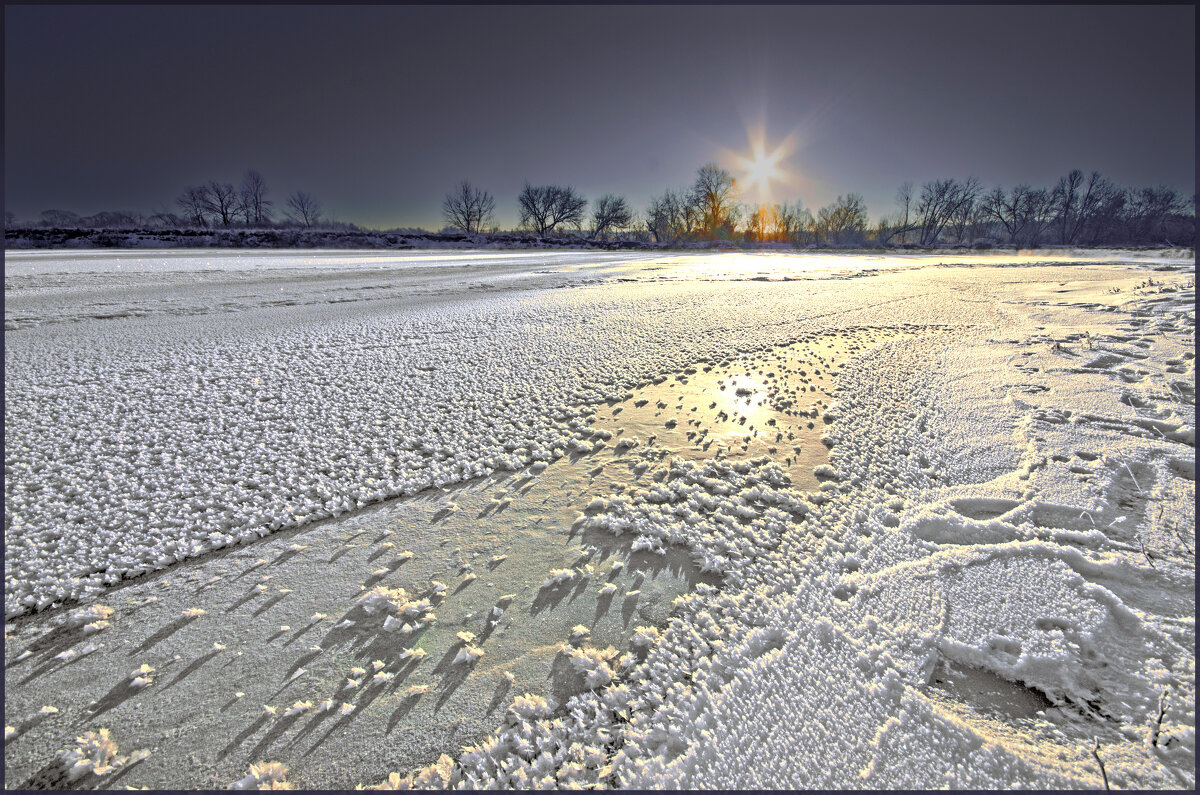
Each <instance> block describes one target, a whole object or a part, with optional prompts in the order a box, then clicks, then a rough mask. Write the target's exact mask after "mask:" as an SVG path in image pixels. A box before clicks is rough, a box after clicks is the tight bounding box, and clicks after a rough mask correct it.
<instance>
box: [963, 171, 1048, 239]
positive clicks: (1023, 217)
mask: <svg viewBox="0 0 1200 795" xmlns="http://www.w3.org/2000/svg"><path fill="white" fill-rule="evenodd" d="M980 207H981V209H982V210H983V212H984V213H985V214H986V215H987V216H988V217H990V218H992V219H994V220H995V221H997V222H998V223H999V224H1000V226H1001V227H1003V228H1004V231H1005V232H1007V233H1008V240H1009V243H1011V244H1012V245H1020V244H1022V243H1023V244H1025V245H1029V246H1036V245H1037V242H1038V239H1039V238H1040V237H1041V235H1042V233H1043V232H1044V231H1045V229H1046V227H1047V226H1049V225H1050V222H1051V221H1052V220H1053V217H1054V200H1053V197H1052V196H1051V195H1050V192H1049V191H1047V190H1043V189H1038V190H1034V189H1033V188H1031V187H1029V186H1028V185H1018V186H1016V187H1015V188H1013V189H1012V191H1010V192H1008V193H1005V191H1004V188H1001V187H996V188H994V189H993V190H992V191H991V192H990V193H988V194H987V195H986V196H984V197H983V201H982V203H981V205H980Z"/></svg>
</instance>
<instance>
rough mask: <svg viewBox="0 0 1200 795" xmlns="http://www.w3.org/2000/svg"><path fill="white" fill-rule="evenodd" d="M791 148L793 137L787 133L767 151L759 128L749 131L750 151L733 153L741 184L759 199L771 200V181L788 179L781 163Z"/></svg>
mask: <svg viewBox="0 0 1200 795" xmlns="http://www.w3.org/2000/svg"><path fill="white" fill-rule="evenodd" d="M793 149H794V141H793V137H792V136H790V135H789V136H788V137H787V138H785V139H784V140H783V141H782V142H781V143H780V144H779V146H777V147H775V148H774V149H773V150H771V151H768V150H767V145H766V135H765V134H764V133H763V132H762V131H761V130H755V131H752V132H751V133H750V152H749V153H748V154H737V155H735V158H736V162H737V166H738V169H739V170H740V171H741V172H742V174H741V177H742V179H743V180H744V182H743V185H744V186H745V188H746V189H748V190H750V191H753V192H754V193H755V194H756V197H757V199H758V200H759V201H762V202H769V201H770V200H771V185H772V183H785V182H787V181H788V174H787V172H786V171H785V169H784V165H783V164H784V161H785V160H786V159H787V157H788V156H789V155H790V154H791V153H792V150H793Z"/></svg>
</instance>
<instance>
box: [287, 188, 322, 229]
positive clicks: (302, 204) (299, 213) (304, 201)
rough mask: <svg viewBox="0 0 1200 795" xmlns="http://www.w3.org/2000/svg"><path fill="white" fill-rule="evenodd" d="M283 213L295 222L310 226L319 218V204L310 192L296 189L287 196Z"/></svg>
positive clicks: (318, 220)
mask: <svg viewBox="0 0 1200 795" xmlns="http://www.w3.org/2000/svg"><path fill="white" fill-rule="evenodd" d="M283 213H284V215H286V216H287V217H288V218H289V219H290V220H292V221H294V222H295V223H298V224H303V225H304V226H306V227H311V226H313V225H314V224H316V223H318V222H320V220H321V204H320V202H318V201H317V200H316V199H314V198H313V197H312V196H311V195H310V194H308V193H305V192H304V191H302V190H298V191H295V192H293V193H292V195H290V196H288V200H287V205H286V207H285V208H284V211H283Z"/></svg>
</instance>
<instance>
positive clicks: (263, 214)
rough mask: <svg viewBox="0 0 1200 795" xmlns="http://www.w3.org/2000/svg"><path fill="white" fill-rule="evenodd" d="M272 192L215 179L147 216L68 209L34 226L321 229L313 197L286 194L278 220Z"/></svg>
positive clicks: (249, 181)
mask: <svg viewBox="0 0 1200 795" xmlns="http://www.w3.org/2000/svg"><path fill="white" fill-rule="evenodd" d="M268 193H269V192H268V189H267V181H266V179H265V178H264V177H263V175H262V174H260V173H259V172H257V171H255V170H254V169H250V170H249V171H247V172H246V175H245V177H243V178H242V181H241V184H239V185H238V186H236V187H235V186H234V185H233V183H230V182H218V181H217V180H212V181H210V182H208V183H205V184H201V185H188V186H187V187H185V188H184V189H183V191H182V192H181V193H180V194H179V196H178V198H176V199H175V202H174V204H173V205H171V206H164V207H161V208H160V209H159V210H158V211H157V212H154V213H151V214H149V215H146V214H143V213H140V212H130V211H114V210H106V211H103V212H99V213H96V214H94V215H88V216H81V215H79V214H77V213H74V212H71V211H70V210H43V211H42V212H41V214H40V216H39V217H38V220H37V222H36V225H37V226H41V227H47V228H60V229H62V228H79V229H147V228H149V229H153V228H158V229H188V228H195V229H219V228H224V229H231V228H244V229H249V228H256V229H257V228H263V229H265V228H272V227H276V226H292V227H304V228H312V227H316V226H320V225H322V222H323V221H324V215H323V210H322V207H321V203H320V202H319V201H317V199H316V198H314V197H313V196H312V194H310V193H308V192H306V191H302V190H297V191H293V192H292V193H290V194H288V197H287V198H286V199H285V200H284V203H283V206H282V207H281V208H280V209H281V210H282V218H280V217H278V216H276V213H275V209H276V205H275V202H274V200H272V199H271V198H270V197H269V195H268ZM15 222H16V218H15V216H14V215H13V214H12V213H11V212H5V226H6V227H12V226H14V225H15ZM341 226H345V225H341Z"/></svg>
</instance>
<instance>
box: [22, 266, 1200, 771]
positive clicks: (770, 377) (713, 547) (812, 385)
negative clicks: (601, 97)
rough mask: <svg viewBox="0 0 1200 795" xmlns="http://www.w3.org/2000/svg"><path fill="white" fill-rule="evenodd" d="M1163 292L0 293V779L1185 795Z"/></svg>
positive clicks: (371, 273) (1074, 271)
mask: <svg viewBox="0 0 1200 795" xmlns="http://www.w3.org/2000/svg"><path fill="white" fill-rule="evenodd" d="M1194 279H1195V266H1194V255H1193V254H1192V252H1191V251H1187V252H1181V251H1173V252H1139V253H1137V254H1130V253H1122V252H1115V251H1114V252H1067V253H1064V252H1054V253H1052V254H1051V253H1046V252H1025V253H1023V254H1022V255H1021V256H1004V255H990V256H989V255H975V254H971V255H966V254H946V255H937V254H933V255H930V254H924V255H915V254H914V255H896V256H856V255H788V254H781V253H770V254H758V255H748V254H718V255H713V254H703V255H701V254H693V255H686V254H685V255H669V256H658V255H654V254H647V253H646V252H634V253H627V254H594V253H570V252H566V253H564V252H558V253H535V254H531V253H528V252H519V253H505V252H497V251H488V252H481V253H474V252H469V253H464V252H460V251H454V252H414V253H410V252H405V253H403V254H401V255H395V254H391V253H382V252H381V253H378V254H376V253H365V252H326V251H322V252H296V253H285V252H277V251H272V252H269V253H267V252H215V251H203V252H192V253H190V254H188V253H183V252H179V251H170V252H137V253H136V254H131V253H115V254H100V253H93V252H89V253H87V254H79V253H70V254H67V255H65V256H64V254H63V253H61V252H22V253H7V254H6V257H5V328H6V335H5V343H6V344H5V609H6V614H7V620H6V624H5V658H6V668H5V688H6V699H5V713H6V714H5V718H6V738H5V761H6V782H5V783H6V785H7V786H56V785H62V784H64V783H66V784H69V785H71V786H90V785H98V786H110V785H114V784H116V785H120V786H123V785H126V784H128V785H132V786H151V787H205V786H225V785H228V784H231V783H233V782H235V781H241V782H242V783H243V784H244V785H252V784H254V783H256V782H258V781H259V780H260V779H261V780H262V781H266V780H270V779H271V778H272V777H275V778H278V777H280V776H283V777H284V778H285V780H287V781H289V782H291V783H295V784H296V785H297V786H307V787H324V788H335V787H346V786H353V785H354V784H358V783H364V784H377V783H380V782H381V781H382V782H383V783H384V784H390V785H404V784H415V785H428V786H446V785H455V786H457V785H460V784H471V783H485V784H487V783H499V784H502V785H510V786H532V785H534V784H538V783H541V784H551V785H559V786H563V785H567V784H569V783H584V784H596V783H599V784H602V785H606V786H626V787H663V786H673V787H705V786H720V787H727V788H732V787H806V788H812V787H859V786H865V787H877V788H898V787H935V786H947V785H948V786H952V787H1018V786H1020V787H1039V788H1044V787H1091V788H1095V787H1099V786H1102V785H1103V783H1102V779H1101V777H1102V775H1106V776H1107V778H1108V781H1109V783H1110V784H1112V785H1114V786H1121V787H1128V786H1140V787H1190V786H1194V762H1195V654H1194V647H1195V596H1194V586H1195V563H1194V561H1195V558H1194V552H1195V513H1194V507H1193V506H1194V500H1195V482H1194V480H1195V414H1194V407H1195V366H1194V344H1195V342H1194V331H1195V309H1194V300H1195V287H1194V285H1195V282H1194ZM44 707H45V708H48V709H43V708H44ZM102 729H104V730H106V731H105V732H104V733H103V734H102V733H101V730H102ZM85 732H93V734H91V735H85V734H84V733H85ZM76 738H83V739H81V740H78V741H77V740H76ZM1097 742H1098V743H1099V748H1098V750H1097V749H1096V743H1097ZM135 751H136V752H149V753H148V754H147V753H132V752H135ZM89 760H90V761H89ZM269 761H270V762H279V763H282V767H269V766H268V767H254V768H253V769H251V765H258V764H259V763H265V762H269ZM1101 764H1102V765H1103V768H1104V771H1103V773H1102V771H1101ZM389 774H391V775H389Z"/></svg>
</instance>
